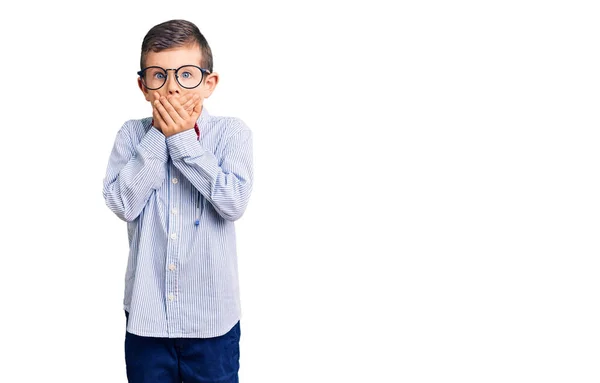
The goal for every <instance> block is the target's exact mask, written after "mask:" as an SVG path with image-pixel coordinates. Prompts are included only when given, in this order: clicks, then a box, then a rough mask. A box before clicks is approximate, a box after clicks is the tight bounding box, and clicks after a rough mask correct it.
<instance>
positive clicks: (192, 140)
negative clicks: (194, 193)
mask: <svg viewBox="0 0 600 383" xmlns="http://www.w3.org/2000/svg"><path fill="white" fill-rule="evenodd" d="M237 121H239V120H237ZM239 123H241V124H242V125H243V126H242V129H241V130H236V132H235V133H233V134H232V135H231V136H230V137H229V138H228V139H227V141H226V142H225V148H224V149H223V155H222V158H221V160H220V161H219V159H217V157H215V155H214V154H213V153H211V152H210V151H208V150H206V149H204V148H203V147H202V145H200V143H199V142H198V141H197V138H196V133H195V132H194V130H193V129H191V130H185V131H183V132H180V133H177V134H175V135H172V136H170V137H167V147H168V150H169V154H170V155H171V159H172V160H173V164H174V165H175V166H176V167H177V168H178V169H179V170H180V171H181V173H182V174H183V175H184V176H185V177H186V178H187V179H188V180H189V181H190V182H191V183H192V185H194V187H195V188H196V189H198V191H200V193H202V195H203V196H204V197H205V198H206V199H207V200H208V201H209V202H210V203H211V204H212V205H213V206H214V207H215V209H216V210H217V212H218V213H219V215H220V216H221V217H223V218H224V219H226V220H228V221H235V220H237V219H239V218H240V217H241V216H242V214H243V213H244V211H245V210H246V206H247V205H248V200H249V198H250V193H251V191H252V179H253V174H252V173H253V169H252V162H253V161H252V131H251V130H250V129H248V127H246V126H245V125H244V124H243V122H241V121H239Z"/></svg>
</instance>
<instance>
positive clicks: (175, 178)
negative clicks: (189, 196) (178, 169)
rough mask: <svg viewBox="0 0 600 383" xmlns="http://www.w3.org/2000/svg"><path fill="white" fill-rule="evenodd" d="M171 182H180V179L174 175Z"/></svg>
mask: <svg viewBox="0 0 600 383" xmlns="http://www.w3.org/2000/svg"><path fill="white" fill-rule="evenodd" d="M171 182H173V183H174V184H176V183H177V182H179V180H178V179H177V177H173V179H172V180H171Z"/></svg>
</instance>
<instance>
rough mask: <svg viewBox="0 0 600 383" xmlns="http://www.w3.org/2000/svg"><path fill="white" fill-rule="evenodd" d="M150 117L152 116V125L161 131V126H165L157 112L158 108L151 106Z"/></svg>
mask: <svg viewBox="0 0 600 383" xmlns="http://www.w3.org/2000/svg"><path fill="white" fill-rule="evenodd" d="M152 118H154V126H155V127H156V128H158V130H160V131H161V132H162V128H163V126H165V121H164V119H163V118H162V116H161V115H160V113H159V112H158V109H156V108H154V107H153V108H152Z"/></svg>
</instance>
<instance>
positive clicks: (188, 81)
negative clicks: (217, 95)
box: [137, 65, 210, 90]
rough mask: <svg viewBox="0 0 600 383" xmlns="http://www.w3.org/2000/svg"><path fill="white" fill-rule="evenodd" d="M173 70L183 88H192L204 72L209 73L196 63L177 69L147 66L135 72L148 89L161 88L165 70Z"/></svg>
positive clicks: (199, 80) (165, 76)
mask: <svg viewBox="0 0 600 383" xmlns="http://www.w3.org/2000/svg"><path fill="white" fill-rule="evenodd" d="M170 70H172V71H175V79H176V80H177V82H178V83H179V85H181V86H182V87H183V88H186V89H193V88H195V87H197V86H198V85H200V83H201V82H202V79H203V78H204V74H205V73H206V74H210V71H209V70H208V69H204V68H200V67H199V66H196V65H184V66H181V67H179V68H177V69H164V68H161V67H159V66H149V67H147V68H144V69H142V70H141V71H139V72H137V74H138V76H140V78H141V79H142V83H144V86H145V87H146V88H148V89H150V90H156V89H160V88H162V86H163V85H165V82H167V76H168V74H167V71H170Z"/></svg>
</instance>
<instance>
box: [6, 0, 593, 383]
mask: <svg viewBox="0 0 600 383" xmlns="http://www.w3.org/2000/svg"><path fill="white" fill-rule="evenodd" d="M599 16H600V15H599V14H598V9H597V7H596V6H594V2H592V1H589V2H583V1H502V2H501V1H496V2H491V1H486V2H483V1H454V2H447V1H410V2H392V1H390V2H384V1H361V2H355V1H343V2H342V1H326V0H322V1H302V2H294V3H292V2H283V1H281V2H275V1H273V2H265V1H263V2H237V3H233V2H228V1H190V2H167V1H161V2H150V1H146V2H132V1H120V2H115V3H112V4H111V3H107V2H98V3H97V4H93V5H92V4H88V3H87V2H78V3H72V4H69V3H66V2H60V1H58V2H31V1H21V2H18V3H14V4H9V5H6V6H3V10H2V13H1V16H0V17H1V20H0V21H1V23H0V29H1V30H0V32H1V33H2V45H1V51H2V54H1V59H0V65H1V66H2V67H1V68H0V69H1V73H2V82H1V83H2V98H1V100H2V101H1V105H2V106H1V112H2V113H1V118H0V126H1V129H2V139H1V142H2V145H1V147H2V149H1V150H0V153H1V156H2V157H1V160H2V162H1V163H2V173H3V176H2V178H1V182H2V188H1V190H2V191H1V193H2V195H1V199H2V201H3V204H2V217H3V220H2V221H3V224H2V230H1V234H0V236H1V237H0V238H1V240H2V242H1V243H2V258H1V259H2V261H3V264H2V278H0V283H1V286H0V287H1V290H0V291H1V292H2V309H1V310H2V311H1V312H0V318H1V319H0V324H1V327H0V328H1V329H2V334H3V335H2V337H1V339H0V348H1V351H2V354H1V358H2V359H0V381H2V382H46V381H53V382H65V383H66V382H86V383H88V382H103V383H104V382H111V383H112V382H126V378H125V362H124V343H123V342H124V335H125V317H124V314H123V310H122V298H123V286H124V273H125V267H126V261H127V259H126V258H127V249H128V247H127V233H126V226H125V223H124V222H122V221H120V220H119V219H118V218H117V217H116V216H115V215H113V214H112V212H110V210H109V209H108V208H107V207H106V206H105V204H104V200H103V197H102V191H101V189H102V180H103V177H104V172H105V170H106V165H107V161H108V156H109V154H110V150H111V148H112V144H113V141H114V138H115V136H116V132H117V131H118V129H119V128H120V127H121V125H122V124H123V122H124V121H126V120H127V119H131V118H142V117H146V116H149V115H150V111H151V109H150V106H149V105H148V104H147V103H146V102H145V101H144V99H143V97H142V94H141V92H140V91H139V89H138V88H137V85H136V75H135V72H136V71H137V70H139V54H140V46H141V42H142V39H143V37H144V35H145V34H146V32H147V31H148V30H149V29H150V28H151V27H152V26H154V25H155V24H158V23H160V22H163V21H166V20H169V19H173V18H184V19H188V20H190V21H192V22H194V23H196V24H197V25H198V26H199V28H200V30H201V32H202V33H203V34H204V35H205V36H206V38H207V39H208V41H209V44H210V45H211V47H212V50H213V54H214V67H215V71H217V72H219V73H220V75H221V82H220V83H219V85H218V87H217V89H216V91H215V93H214V94H213V96H212V97H211V98H210V99H209V100H207V102H206V104H205V105H206V107H207V109H208V110H209V111H210V112H211V114H216V115H227V116H236V117H240V118H242V119H243V120H244V121H245V122H246V124H247V125H248V126H249V127H250V128H251V129H252V130H253V132H254V157H255V186H254V190H253V195H252V198H251V200H250V204H249V206H248V209H247V210H246V213H245V215H244V216H243V217H242V218H241V219H240V220H239V221H238V222H237V223H236V227H237V232H238V250H239V254H238V256H239V270H240V278H241V280H240V283H241V290H242V291H241V293H242V322H241V329H242V340H241V370H240V381H241V382H242V383H268V382H274V383H283V382H284V383H295V382H302V383H317V382H318V383H320V382H324V383H329V382H384V381H385V382H411V383H412V382H461V383H465V382H477V383H480V382H503V383H504V382H578V383H580V382H598V381H599V380H600V369H598V358H600V348H599V347H598V344H599V340H600V332H599V328H600V326H599V320H600V318H599V316H600V315H599V314H600V309H599V305H598V298H599V297H598V292H599V287H600V286H599V284H600V279H599V278H598V271H599V266H600V261H599V258H598V256H599V249H598V247H599V246H598V240H599V237H598V233H599V232H600V204H599V200H600V198H599V197H600V190H599V189H600V183H599V182H598V175H599V166H598V165H599V163H600V151H599V150H598V143H599V139H600V134H599V130H598V126H599V124H598V123H599V121H598V116H599V113H598V106H599V105H600V97H599V90H600V78H599V73H600V54H599V52H600V49H599V46H600V44H599V41H598V40H599V36H600V23H598V20H599Z"/></svg>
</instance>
